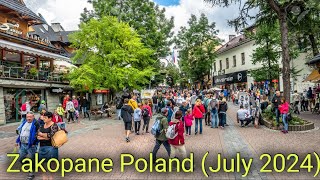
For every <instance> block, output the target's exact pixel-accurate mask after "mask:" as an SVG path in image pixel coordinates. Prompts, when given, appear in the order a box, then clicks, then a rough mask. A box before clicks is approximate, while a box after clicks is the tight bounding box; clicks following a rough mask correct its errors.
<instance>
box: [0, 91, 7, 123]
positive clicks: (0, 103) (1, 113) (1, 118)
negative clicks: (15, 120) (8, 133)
mask: <svg viewBox="0 0 320 180" xmlns="http://www.w3.org/2000/svg"><path fill="white" fill-rule="evenodd" d="M3 124H6V116H5V108H4V98H3V87H0V125H3Z"/></svg>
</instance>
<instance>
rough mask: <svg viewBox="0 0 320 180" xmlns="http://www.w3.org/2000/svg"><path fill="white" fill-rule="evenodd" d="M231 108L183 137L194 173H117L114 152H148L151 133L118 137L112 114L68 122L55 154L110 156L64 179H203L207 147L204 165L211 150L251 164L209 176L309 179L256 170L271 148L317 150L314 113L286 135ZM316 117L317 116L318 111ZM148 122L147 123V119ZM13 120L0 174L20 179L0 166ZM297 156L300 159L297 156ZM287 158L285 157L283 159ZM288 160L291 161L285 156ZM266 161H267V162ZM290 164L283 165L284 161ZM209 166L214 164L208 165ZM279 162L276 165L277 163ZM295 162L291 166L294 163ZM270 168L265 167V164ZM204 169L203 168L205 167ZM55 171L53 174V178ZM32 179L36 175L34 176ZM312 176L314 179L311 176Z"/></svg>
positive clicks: (2, 137) (3, 138)
mask: <svg viewBox="0 0 320 180" xmlns="http://www.w3.org/2000/svg"><path fill="white" fill-rule="evenodd" d="M236 110H237V107H234V106H233V105H231V104H230V108H229V112H228V119H227V123H228V124H229V126H228V127H226V128H225V129H224V130H222V129H211V128H210V127H205V128H204V131H203V132H204V133H203V134H202V135H196V136H195V135H194V127H193V128H192V132H193V135H192V136H191V137H187V138H186V148H187V152H188V153H190V152H193V153H194V155H195V169H194V171H195V172H194V173H154V172H153V173H150V172H148V171H147V172H145V173H138V172H136V171H135V169H134V168H126V169H125V172H124V173H121V172H120V167H119V164H120V163H119V162H120V153H131V154H133V155H134V156H135V157H149V153H150V152H151V151H152V149H153V146H154V138H153V136H152V135H151V134H148V135H140V136H135V135H132V136H131V142H130V143H126V142H125V141H124V132H123V124H122V121H119V120H113V119H101V120H98V121H87V120H84V121H81V123H79V124H68V130H69V132H70V134H69V137H70V139H69V142H68V143H67V144H66V145H64V146H63V147H61V148H60V149H59V153H60V158H63V157H70V158H73V159H76V158H79V157H82V158H93V157H97V158H107V157H108V158H112V159H113V162H114V169H113V171H112V172H111V173H103V172H100V173H88V174H86V173H67V174H66V179H120V178H121V179H141V178H144V179H146V178H148V179H165V178H167V179H191V178H192V179H195V178H197V179H199V178H206V177H205V176H204V175H203V173H202V171H201V159H202V157H203V155H204V154H205V153H206V152H207V151H208V152H209V156H208V158H207V162H206V164H207V166H209V165H211V166H213V160H214V161H216V158H217V154H218V153H221V154H222V157H226V158H228V159H229V160H230V158H234V157H236V153H238V152H239V153H240V154H241V157H244V158H245V159H246V160H248V159H249V158H253V159H254V161H253V165H252V167H251V169H250V173H249V175H248V176H247V177H245V178H242V177H241V174H242V173H243V171H241V173H223V172H219V173H210V172H208V174H209V177H210V178H213V179H312V178H313V174H314V172H315V171H314V170H313V171H312V173H307V172H306V171H304V170H303V171H301V172H300V173H295V174H287V173H281V174H280V173H260V168H261V167H262V165H263V163H262V161H260V160H259V157H260V155H261V154H263V153H269V154H271V155H273V154H276V153H284V154H287V153H297V154H299V155H300V156H301V157H302V155H305V154H307V153H313V152H314V151H315V150H318V153H320V152H319V149H320V139H319V137H320V131H319V128H318V127H319V126H320V118H318V119H316V118H317V116H313V115H308V114H307V115H304V116H306V117H308V118H310V120H311V121H313V122H315V125H316V129H315V130H312V131H309V132H304V133H301V132H290V133H289V134H287V135H284V134H282V133H280V132H279V131H273V130H270V129H267V128H265V127H261V128H260V129H255V128H254V127H252V126H250V127H247V128H241V127H239V124H237V123H236V119H235V112H236ZM318 117H320V116H318ZM150 124H152V123H150ZM15 128H16V125H7V126H1V127H0V144H1V147H0V165H1V166H0V167H1V172H0V173H1V175H0V179H9V178H10V179H13V178H14V179H20V178H21V179H24V178H25V176H24V175H21V174H8V173H5V172H4V171H5V170H6V168H7V164H6V161H7V159H6V156H5V154H6V153H8V152H12V150H13V145H14V140H15V134H14V130H15ZM158 157H166V152H165V150H164V148H163V147H161V148H160V151H159V154H158ZM300 161H301V160H300ZM287 162H289V161H287ZM290 162H291V161H290ZM271 164H272V162H271ZM289 165H290V164H287V166H289ZM213 167H216V165H214V166H213ZM279 167H280V165H279ZM298 167H299V164H298V165H297V166H296V167H295V168H298ZM269 168H271V166H270V167H269V166H268V168H267V169H269ZM207 170H208V168H207ZM59 176H60V175H59V174H57V175H56V177H57V178H58V177H59ZM36 179H38V178H36ZM316 179H320V176H317V178H316Z"/></svg>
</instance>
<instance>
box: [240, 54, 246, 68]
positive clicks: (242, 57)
mask: <svg viewBox="0 0 320 180" xmlns="http://www.w3.org/2000/svg"><path fill="white" fill-rule="evenodd" d="M241 61H242V65H245V64H246V58H245V56H244V53H241Z"/></svg>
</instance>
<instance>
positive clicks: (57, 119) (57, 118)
mask: <svg viewBox="0 0 320 180" xmlns="http://www.w3.org/2000/svg"><path fill="white" fill-rule="evenodd" d="M52 121H53V122H54V123H61V122H63V121H62V118H61V116H60V115H59V114H58V111H57V110H54V113H53V116H52Z"/></svg>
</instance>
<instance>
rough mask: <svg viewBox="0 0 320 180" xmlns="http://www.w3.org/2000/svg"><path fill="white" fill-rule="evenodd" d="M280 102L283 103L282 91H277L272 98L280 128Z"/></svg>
mask: <svg viewBox="0 0 320 180" xmlns="http://www.w3.org/2000/svg"><path fill="white" fill-rule="evenodd" d="M280 101H281V97H280V91H276V94H275V96H274V97H273V98H272V103H273V107H274V112H275V114H276V121H277V126H278V127H279V118H280V111H279V104H280Z"/></svg>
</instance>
